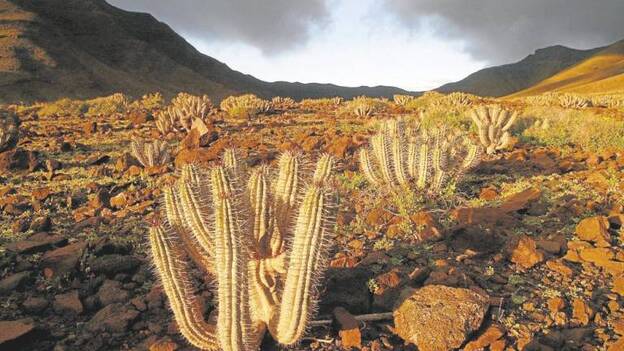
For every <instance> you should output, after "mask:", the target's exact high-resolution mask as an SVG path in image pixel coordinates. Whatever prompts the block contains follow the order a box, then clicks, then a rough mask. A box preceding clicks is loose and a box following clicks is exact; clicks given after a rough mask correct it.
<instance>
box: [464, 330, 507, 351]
mask: <svg viewBox="0 0 624 351" xmlns="http://www.w3.org/2000/svg"><path fill="white" fill-rule="evenodd" d="M503 335H505V331H504V329H503V328H502V327H501V326H499V325H496V324H494V325H491V326H490V327H489V328H487V329H486V330H485V331H484V332H483V334H481V335H479V337H478V338H477V339H476V340H473V341H471V342H469V343H468V344H466V346H465V347H464V351H477V350H482V349H485V347H487V346H490V345H492V344H493V343H494V342H496V341H497V340H498V339H500V338H502V337H503Z"/></svg>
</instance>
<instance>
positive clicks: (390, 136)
mask: <svg viewBox="0 0 624 351" xmlns="http://www.w3.org/2000/svg"><path fill="white" fill-rule="evenodd" d="M417 130H418V126H417V125H413V126H408V125H407V123H406V122H405V121H404V120H402V119H398V120H387V121H384V122H382V124H381V126H380V128H379V131H378V133H377V134H376V135H374V136H373V137H372V138H371V146H370V148H363V149H362V150H360V152H359V158H360V159H359V161H360V168H361V170H362V173H364V175H365V176H366V178H367V179H368V180H369V181H370V182H371V183H372V184H373V185H376V186H385V187H389V188H397V187H401V186H415V187H417V188H418V189H428V190H429V192H430V193H431V194H433V195H435V194H437V193H439V191H440V190H441V189H443V188H444V187H445V186H446V185H447V184H448V183H449V182H451V181H456V180H458V179H459V178H460V176H461V175H462V174H463V173H465V172H466V171H467V170H469V169H471V168H473V167H475V166H476V165H477V164H478V163H479V161H480V159H481V148H480V147H479V146H478V145H475V144H474V143H473V142H472V141H471V140H470V139H469V138H467V137H465V136H463V135H460V134H458V133H456V132H454V131H450V130H448V129H446V128H439V129H431V130H423V131H421V132H418V131H417Z"/></svg>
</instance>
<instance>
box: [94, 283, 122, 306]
mask: <svg viewBox="0 0 624 351" xmlns="http://www.w3.org/2000/svg"><path fill="white" fill-rule="evenodd" d="M129 296H130V295H129V294H128V292H127V291H126V290H124V289H122V288H121V283H120V282H118V281H116V280H105V281H104V283H102V286H100V289H99V290H98V293H97V297H98V299H99V300H100V303H101V304H102V306H107V305H110V304H112V303H116V302H126V301H127V300H128V298H129Z"/></svg>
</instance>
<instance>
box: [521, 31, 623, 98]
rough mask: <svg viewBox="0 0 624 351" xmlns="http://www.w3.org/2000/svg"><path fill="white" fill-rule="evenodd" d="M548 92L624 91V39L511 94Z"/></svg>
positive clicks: (587, 92)
mask: <svg viewBox="0 0 624 351" xmlns="http://www.w3.org/2000/svg"><path fill="white" fill-rule="evenodd" d="M546 92H574V93H585V94H592V93H615V92H619V93H621V92H624V40H622V41H619V42H617V43H615V44H612V45H610V46H608V47H606V48H604V49H603V50H600V51H599V52H597V53H596V54H594V55H592V56H591V57H589V58H587V59H586V60H584V61H582V62H580V63H578V64H576V65H574V66H572V67H570V68H568V69H566V70H563V71H561V72H559V73H557V74H555V75H553V76H552V77H550V78H547V79H545V80H543V81H542V82H540V83H538V84H536V85H534V86H532V87H530V88H528V89H525V90H522V91H519V92H517V93H515V94H513V95H511V96H510V97H519V96H527V95H537V94H542V93H546Z"/></svg>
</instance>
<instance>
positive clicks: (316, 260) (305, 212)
mask: <svg viewBox="0 0 624 351" xmlns="http://www.w3.org/2000/svg"><path fill="white" fill-rule="evenodd" d="M330 207H331V206H330V198H329V196H328V191H327V190H326V188H325V187H319V186H315V185H311V186H309V187H308V189H307V191H306V192H305V195H304V198H303V201H302V203H301V206H300V208H299V214H298V216H297V221H296V225H295V232H294V238H293V242H292V247H291V251H290V256H289V260H288V265H287V267H288V270H287V273H286V280H285V283H284V290H283V294H282V299H281V303H280V306H279V313H278V314H277V316H278V317H277V319H275V318H274V319H273V320H272V321H271V323H270V324H269V330H270V331H271V334H272V335H273V336H274V338H275V339H276V340H277V341H278V342H280V343H281V344H284V345H292V344H294V343H296V342H297V341H298V340H299V339H300V338H301V337H302V335H303V334H304V332H305V330H306V326H307V322H308V319H309V318H310V313H311V312H312V311H313V310H314V308H315V306H316V301H315V297H314V296H313V287H314V285H315V283H316V281H317V280H318V279H319V275H320V274H321V273H322V271H323V270H324V263H325V262H324V260H325V259H324V257H323V256H324V255H323V254H324V251H325V244H326V241H327V240H329V237H330V235H331V228H332V226H333V225H332V222H331V221H330V219H329V216H328V212H329V208H330Z"/></svg>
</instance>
